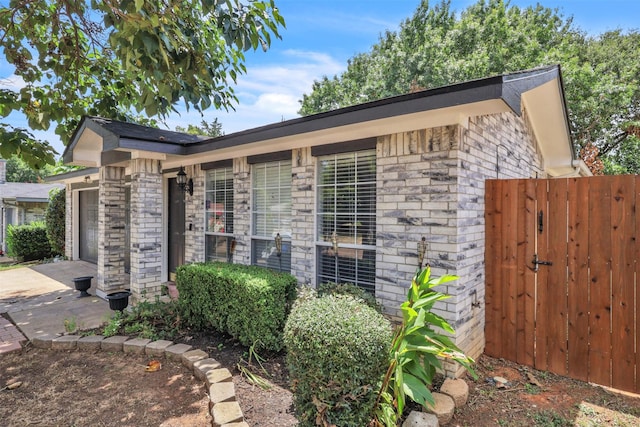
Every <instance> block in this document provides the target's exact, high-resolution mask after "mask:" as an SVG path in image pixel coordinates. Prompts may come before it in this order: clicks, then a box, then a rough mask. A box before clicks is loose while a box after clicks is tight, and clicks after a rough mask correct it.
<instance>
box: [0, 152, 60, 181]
mask: <svg viewBox="0 0 640 427" xmlns="http://www.w3.org/2000/svg"><path fill="white" fill-rule="evenodd" d="M6 167H7V169H6V172H7V182H42V180H43V178H44V177H45V176H49V175H52V171H53V168H52V167H51V166H49V165H46V166H45V167H43V168H41V169H37V170H36V169H34V168H32V167H31V166H29V165H28V164H27V162H25V161H24V160H22V159H21V158H20V157H18V156H12V157H10V158H9V159H8V160H7V163H6Z"/></svg>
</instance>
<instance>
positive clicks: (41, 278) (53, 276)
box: [0, 261, 113, 339]
mask: <svg viewBox="0 0 640 427" xmlns="http://www.w3.org/2000/svg"><path fill="white" fill-rule="evenodd" d="M80 276H93V277H94V279H93V280H92V282H91V289H89V293H90V294H91V295H92V296H91V297H86V298H78V295H79V294H80V292H79V291H76V290H75V287H74V284H73V278H74V277H80ZM95 286H96V265H95V264H91V263H88V262H84V261H61V262H55V263H50V264H41V265H36V266H33V267H23V268H16V269H12V270H5V271H0V313H7V314H8V316H9V317H10V318H11V320H12V321H13V323H15V324H16V326H17V327H18V328H19V329H20V331H21V332H22V333H23V334H24V335H25V336H26V338H27V339H32V338H33V337H35V336H39V335H56V334H60V333H63V332H65V320H67V321H68V322H74V323H75V324H76V325H77V328H80V329H89V328H96V327H98V326H100V325H102V324H104V323H105V322H106V321H107V320H108V319H109V318H110V317H111V315H112V313H113V312H112V311H111V310H110V309H109V303H108V302H107V301H105V300H103V299H101V298H98V297H96V296H95Z"/></svg>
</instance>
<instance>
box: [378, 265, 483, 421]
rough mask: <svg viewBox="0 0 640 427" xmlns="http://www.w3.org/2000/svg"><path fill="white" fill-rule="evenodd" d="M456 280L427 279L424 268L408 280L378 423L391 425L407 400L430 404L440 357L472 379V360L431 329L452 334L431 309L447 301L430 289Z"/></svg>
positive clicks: (380, 392)
mask: <svg viewBox="0 0 640 427" xmlns="http://www.w3.org/2000/svg"><path fill="white" fill-rule="evenodd" d="M456 279H458V278H457V277H456V276H450V275H445V276H442V277H440V278H434V277H431V268H430V267H428V266H427V267H426V268H424V269H423V270H422V271H420V272H418V274H416V276H415V277H414V278H413V280H412V281H411V287H410V288H409V292H408V295H407V300H406V301H405V302H404V303H402V306H401V307H400V309H401V311H402V324H401V325H399V326H398V327H397V329H396V332H395V334H394V337H393V342H392V344H391V351H390V353H389V365H388V368H387V373H386V375H385V377H384V379H383V381H382V386H381V388H380V391H379V393H378V399H377V402H376V420H377V422H378V424H381V425H386V426H387V427H391V426H395V425H396V423H397V420H398V419H399V418H400V417H401V416H402V413H403V411H404V408H405V404H406V400H407V398H409V399H411V400H413V401H414V402H416V403H418V404H420V405H425V404H427V403H429V404H434V399H433V396H432V394H431V391H430V389H429V386H430V385H431V383H432V382H433V376H434V375H435V373H436V369H437V368H441V367H442V365H441V362H440V359H441V358H444V359H450V360H454V361H456V362H458V363H460V364H461V365H462V366H464V367H465V368H467V370H469V372H471V374H472V375H473V376H474V377H475V372H474V371H473V370H472V368H471V364H472V363H474V361H473V359H471V358H470V357H467V356H465V355H464V354H463V353H462V352H461V351H460V349H459V348H458V347H457V346H456V345H455V344H454V343H453V342H452V341H451V339H450V338H449V337H448V336H446V335H444V334H443V333H440V332H438V331H437V330H435V329H434V327H437V328H439V329H441V330H443V331H446V332H449V333H451V334H453V333H455V331H454V330H453V328H452V327H451V325H449V323H448V322H447V321H446V320H445V319H443V318H442V317H440V316H438V315H437V314H435V313H433V312H432V310H433V306H434V305H435V303H436V302H437V301H441V300H444V299H447V298H449V295H445V294H443V293H441V292H437V291H434V290H433V288H434V287H436V286H438V285H442V284H443V283H447V282H451V281H453V280H456Z"/></svg>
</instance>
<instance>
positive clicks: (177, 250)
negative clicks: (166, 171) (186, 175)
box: [168, 178, 185, 281]
mask: <svg viewBox="0 0 640 427" xmlns="http://www.w3.org/2000/svg"><path fill="white" fill-rule="evenodd" d="M184 221H185V216H184V191H182V190H181V189H180V187H179V186H178V183H177V182H176V179H175V178H169V219H168V225H169V233H168V234H169V241H168V244H169V250H168V256H169V259H168V265H169V280H172V281H173V280H175V279H176V274H175V273H176V268H177V267H179V266H181V265H182V264H184V231H185V225H184Z"/></svg>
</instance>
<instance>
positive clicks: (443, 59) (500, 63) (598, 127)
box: [300, 0, 640, 173]
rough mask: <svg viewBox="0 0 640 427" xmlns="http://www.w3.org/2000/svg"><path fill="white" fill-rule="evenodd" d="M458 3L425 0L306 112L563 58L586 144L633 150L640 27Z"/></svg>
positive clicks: (308, 99)
mask: <svg viewBox="0 0 640 427" xmlns="http://www.w3.org/2000/svg"><path fill="white" fill-rule="evenodd" d="M450 6H451V5H450V1H441V2H439V3H437V4H436V5H435V6H433V7H430V6H429V3H428V1H427V0H423V1H422V2H421V4H420V5H419V7H418V9H417V10H416V12H415V13H414V15H413V16H412V17H411V18H409V19H407V20H405V21H404V22H403V23H402V24H401V25H400V29H399V30H398V31H396V32H390V31H387V32H386V33H384V34H383V35H381V37H380V39H379V41H378V43H376V44H375V45H374V46H373V47H372V48H371V50H370V51H369V52H367V53H361V54H358V55H356V56H354V57H353V58H352V59H351V60H349V62H348V67H347V70H346V71H345V72H344V73H342V74H341V75H339V76H334V77H333V78H328V77H324V78H322V79H321V80H320V81H316V82H315V83H314V85H313V88H312V91H311V93H310V94H308V95H307V94H305V95H304V96H303V99H302V101H301V108H300V114H303V115H308V114H313V113H317V112H321V111H327V110H331V109H335V108H339V107H344V106H348V105H353V104H357V103H361V102H365V101H370V100H375V99H379V98H383V97H388V96H394V95H399V94H403V93H407V92H409V91H410V90H411V88H415V87H421V88H434V87H438V86H443V85H448V84H452V83H456V82H461V81H465V80H470V79H475V78H482V77H486V76H490V75H497V74H503V73H508V72H513V71H518V70H522V69H527V68H534V67H537V66H542V65H549V64H553V63H560V64H561V67H562V72H563V77H564V82H565V91H566V97H567V104H568V107H569V120H570V122H571V125H572V137H573V139H574V141H575V142H576V144H577V146H578V149H582V148H583V147H586V146H587V144H589V143H592V144H593V146H594V147H596V148H597V149H598V152H599V153H600V155H601V156H604V157H605V158H608V157H607V156H613V153H616V154H617V155H620V153H624V152H625V147H626V145H625V141H627V140H628V139H629V138H630V137H631V136H632V135H631V134H630V133H629V132H627V129H626V128H625V123H628V122H630V121H633V120H636V121H637V120H639V119H640V85H639V84H638V83H639V82H640V50H639V49H638V48H637V46H639V45H640V33H639V32H637V31H629V32H627V33H623V32H622V31H620V30H616V31H609V32H606V33H604V34H601V35H597V36H587V35H586V34H585V33H584V32H583V31H581V30H580V29H579V28H578V27H576V26H575V25H574V24H573V21H572V19H571V18H565V17H564V16H563V15H562V14H560V13H559V12H558V11H557V10H556V9H549V8H545V7H542V6H540V5H537V6H532V7H527V8H519V7H517V6H510V5H509V3H508V2H504V1H503V0H486V1H485V0H480V1H478V2H477V3H476V4H473V5H471V6H469V7H468V8H467V9H466V10H464V11H462V12H461V13H460V14H456V13H455V12H454V11H452V10H451V7H450ZM610 161H612V162H613V161H615V156H613V157H611V158H610ZM607 170H610V169H607ZM629 172H631V171H629ZM635 172H636V173H638V172H640V168H639V169H635Z"/></svg>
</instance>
